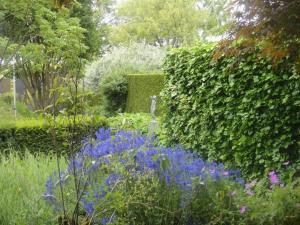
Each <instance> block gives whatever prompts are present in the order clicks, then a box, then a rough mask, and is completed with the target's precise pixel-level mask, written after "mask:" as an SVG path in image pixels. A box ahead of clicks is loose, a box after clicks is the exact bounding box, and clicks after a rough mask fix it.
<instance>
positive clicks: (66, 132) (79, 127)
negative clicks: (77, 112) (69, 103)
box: [0, 117, 108, 154]
mask: <svg viewBox="0 0 300 225" xmlns="http://www.w3.org/2000/svg"><path fill="white" fill-rule="evenodd" d="M50 124H51V123H45V122H44V121H42V120H29V121H25V122H22V123H21V124H18V123H17V124H16V126H12V127H1V128H0V153H1V152H6V151H9V150H10V149H13V150H17V151H19V152H24V151H25V150H28V151H30V152H31V153H34V154H36V153H41V152H43V153H54V151H58V152H59V153H66V152H67V151H68V150H69V149H70V145H71V144H72V141H71V140H73V145H74V147H78V146H80V145H81V141H82V140H83V139H84V138H85V137H87V136H88V135H89V134H92V135H94V133H95V131H96V130H98V129H99V128H100V127H107V126H108V122H107V119H106V118H102V117H99V118H96V119H84V120H83V119H77V121H76V125H75V126H72V125H71V124H72V122H71V121H70V122H68V121H67V120H58V122H57V123H56V124H55V126H54V125H53V124H52V125H50ZM73 128H74V132H73ZM54 132H55V135H53V134H54ZM54 136H55V137H56V144H55V146H56V147H54V142H53V137H54Z"/></svg>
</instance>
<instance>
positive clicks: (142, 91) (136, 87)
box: [126, 74, 165, 113]
mask: <svg viewBox="0 0 300 225" xmlns="http://www.w3.org/2000/svg"><path fill="white" fill-rule="evenodd" d="M164 78H165V77H164V75H163V74H153V75H150V74H132V75H128V76H127V79H128V97H127V104H126V112H129V113H139V112H150V105H151V100H150V96H153V95H156V96H157V97H159V94H160V92H161V90H162V89H163V86H164ZM157 111H158V113H160V112H161V111H162V109H161V101H160V98H158V101H157Z"/></svg>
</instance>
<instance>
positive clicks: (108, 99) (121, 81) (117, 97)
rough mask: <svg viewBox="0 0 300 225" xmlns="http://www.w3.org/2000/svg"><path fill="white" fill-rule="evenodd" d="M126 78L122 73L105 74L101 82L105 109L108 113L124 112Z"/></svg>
mask: <svg viewBox="0 0 300 225" xmlns="http://www.w3.org/2000/svg"><path fill="white" fill-rule="evenodd" d="M127 85H128V83H127V80H126V78H125V77H124V76H123V75H122V74H111V75H108V76H105V77H104V78H103V80H102V82H101V90H102V92H101V93H102V95H103V98H104V105H105V111H106V112H107V113H108V114H114V113H116V112H124V110H125V106H126V96H127Z"/></svg>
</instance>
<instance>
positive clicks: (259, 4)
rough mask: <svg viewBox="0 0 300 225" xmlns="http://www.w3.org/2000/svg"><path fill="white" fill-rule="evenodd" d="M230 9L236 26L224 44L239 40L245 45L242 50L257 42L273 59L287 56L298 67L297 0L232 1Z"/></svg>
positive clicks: (299, 3) (299, 11) (299, 19)
mask: <svg viewBox="0 0 300 225" xmlns="http://www.w3.org/2000/svg"><path fill="white" fill-rule="evenodd" d="M231 9H232V11H233V12H234V14H235V26H234V29H232V33H231V34H232V35H231V39H230V40H229V42H228V40H227V41H225V42H223V46H228V44H229V43H235V42H232V41H236V40H239V42H240V43H241V44H242V45H243V46H244V48H242V50H243V51H244V50H246V51H247V50H249V49H253V48H254V47H255V46H257V45H258V46H260V47H261V49H262V53H263V54H264V55H268V56H270V57H271V58H272V59H273V61H274V62H276V63H277V62H279V60H281V59H282V58H283V57H285V56H287V55H288V56H289V57H290V58H292V59H293V60H294V61H295V62H297V63H298V67H299V59H300V38H299V37H300V1H299V0H274V1H264V0H235V1H234V2H233V4H232V7H231ZM239 48H240V47H239ZM233 50H234V52H235V53H237V54H238V53H239V52H240V49H238V48H233ZM236 50H238V51H237V52H236Z"/></svg>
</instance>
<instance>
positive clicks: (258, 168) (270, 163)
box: [163, 46, 300, 176]
mask: <svg viewBox="0 0 300 225" xmlns="http://www.w3.org/2000/svg"><path fill="white" fill-rule="evenodd" d="M257 51H259V50H257ZM258 55H259V54H256V53H255V52H252V53H247V54H245V55H239V56H237V57H232V56H230V57H229V56H223V57H222V58H221V59H219V60H214V59H213V56H214V46H201V47H195V48H192V49H185V48H181V49H177V50H173V51H172V52H169V54H168V56H167V58H166V61H165V64H164V67H165V72H166V80H167V82H166V87H165V89H164V91H163V96H164V97H163V99H164V103H165V111H166V117H165V120H164V127H165V128H166V129H165V130H166V137H167V138H168V140H169V141H170V142H172V143H178V142H179V143H181V144H183V145H184V146H185V147H186V148H190V149H193V150H195V151H198V152H199V153H200V154H201V155H202V156H203V157H206V158H208V159H210V160H216V161H223V162H225V163H226V164H227V165H228V166H230V167H232V168H240V169H241V170H242V172H243V174H244V175H249V176H259V175H262V174H263V173H267V172H268V171H270V170H281V169H283V168H284V167H285V166H284V165H283V163H284V162H286V161H290V163H293V162H294V165H297V163H298V162H299V159H300V113H299V112H300V74H299V73H297V72H296V71H297V70H296V69H295V68H294V65H293V64H291V63H289V62H288V59H285V61H284V62H281V63H279V64H278V65H276V66H275V65H272V63H271V62H270V61H269V60H267V59H265V58H261V57H259V56H258ZM298 165H299V164H298Z"/></svg>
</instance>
